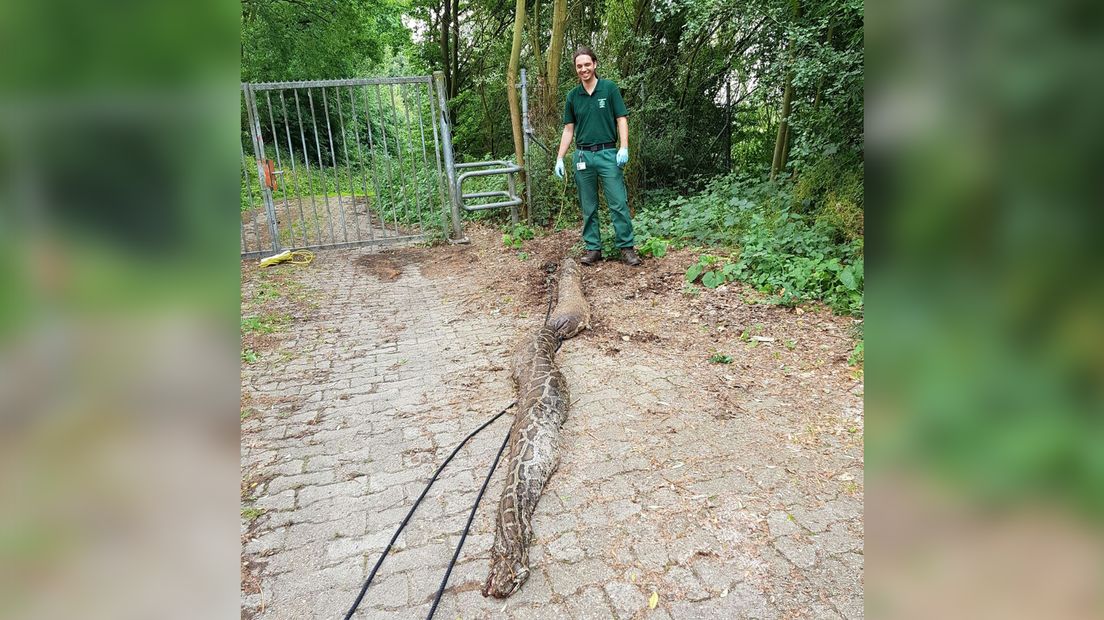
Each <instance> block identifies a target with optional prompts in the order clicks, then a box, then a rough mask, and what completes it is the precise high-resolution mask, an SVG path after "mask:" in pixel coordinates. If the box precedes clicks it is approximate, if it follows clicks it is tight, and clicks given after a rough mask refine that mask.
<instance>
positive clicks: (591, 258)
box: [579, 250, 602, 265]
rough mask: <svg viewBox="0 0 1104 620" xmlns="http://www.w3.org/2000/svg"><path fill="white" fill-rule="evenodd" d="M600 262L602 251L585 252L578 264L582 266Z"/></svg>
mask: <svg viewBox="0 0 1104 620" xmlns="http://www.w3.org/2000/svg"><path fill="white" fill-rule="evenodd" d="M600 260H602V250H587V253H586V254H584V255H583V257H582V258H580V259H579V262H580V263H582V264H584V265H593V264H594V263H597V262H598V261H600Z"/></svg>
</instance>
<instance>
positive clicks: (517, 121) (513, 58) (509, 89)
mask: <svg viewBox="0 0 1104 620" xmlns="http://www.w3.org/2000/svg"><path fill="white" fill-rule="evenodd" d="M524 26H525V0H517V9H516V13H515V14H514V43H513V45H512V46H511V48H510V65H509V68H508V69H507V70H506V98H507V99H508V100H509V101H510V126H511V129H513V134H514V153H515V154H516V155H517V165H519V166H521V167H522V170H521V172H520V173H519V174H518V176H519V178H520V180H521V184H520V189H519V190H518V192H519V193H524V188H525V145H524V142H523V141H522V136H521V107H520V102H519V97H518V91H517V77H518V65H520V64H521V37H522V30H523V29H524ZM521 204H522V218H523V219H526V220H528V219H529V197H528V196H525V199H524V200H523V201H522V203H521Z"/></svg>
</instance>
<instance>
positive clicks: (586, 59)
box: [575, 54, 597, 82]
mask: <svg viewBox="0 0 1104 620" xmlns="http://www.w3.org/2000/svg"><path fill="white" fill-rule="evenodd" d="M596 66H597V65H595V63H594V59H593V58H591V57H590V56H589V55H588V54H579V55H578V56H576V57H575V74H576V75H578V76H579V81H581V82H589V81H590V78H591V77H592V76H593V75H594V67H596Z"/></svg>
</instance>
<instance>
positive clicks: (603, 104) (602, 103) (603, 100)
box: [598, 97, 606, 108]
mask: <svg viewBox="0 0 1104 620" xmlns="http://www.w3.org/2000/svg"><path fill="white" fill-rule="evenodd" d="M598 107H599V108H604V107H606V98H605V97H602V98H601V99H599V100H598Z"/></svg>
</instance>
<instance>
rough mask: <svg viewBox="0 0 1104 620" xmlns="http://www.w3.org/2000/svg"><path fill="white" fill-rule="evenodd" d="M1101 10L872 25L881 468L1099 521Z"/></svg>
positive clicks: (875, 396)
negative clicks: (915, 471)
mask: <svg viewBox="0 0 1104 620" xmlns="http://www.w3.org/2000/svg"><path fill="white" fill-rule="evenodd" d="M1100 15H1101V9H1100V8H1098V7H1094V6H1090V3H1077V2H1059V3H1051V4H1047V5H1046V6H1045V7H1041V6H1040V7H1036V6H1034V5H1031V4H1027V3H996V2H990V3H970V4H961V3H951V2H935V3H930V2H924V3H920V2H898V3H894V4H892V5H890V6H886V7H884V8H883V9H882V10H880V11H879V12H878V13H877V14H876V15H871V17H870V23H869V29H868V34H867V37H868V38H867V46H868V58H869V66H868V73H869V74H868V78H869V80H868V86H867V104H868V115H867V130H868V131H867V133H868V143H869V148H870V154H871V157H870V160H871V161H870V166H869V170H870V172H871V174H870V176H869V177H868V184H867V191H868V194H869V197H868V202H869V204H872V205H875V206H874V208H873V209H872V210H871V213H870V214H869V215H870V222H871V223H872V224H873V226H872V227H871V230H872V231H875V232H874V233H873V234H871V235H870V241H869V242H868V252H870V254H871V256H870V258H869V259H868V264H869V267H868V269H869V275H868V281H869V282H870V283H871V286H870V288H869V289H868V294H869V301H868V304H869V307H870V308H871V312H870V313H869V319H870V320H869V324H868V326H867V333H868V334H869V336H868V339H869V341H870V347H869V354H868V359H869V364H868V367H867V372H868V376H869V385H870V389H869V391H868V395H869V400H868V405H869V413H870V420H869V422H870V424H869V427H868V431H869V434H868V436H867V437H868V441H869V443H868V447H869V458H870V461H869V462H870V464H871V471H872V473H877V470H880V469H884V468H887V467H889V466H905V467H911V468H921V469H923V470H925V471H930V472H931V473H933V474H935V475H936V476H938V477H939V478H940V479H942V480H945V481H947V482H950V483H952V485H953V486H954V487H956V488H958V489H959V490H960V492H961V493H963V494H966V495H967V496H968V497H969V498H970V499H971V501H979V502H991V503H993V505H996V506H1013V505H1021V504H1023V503H1024V502H1035V501H1041V502H1047V503H1053V505H1057V506H1060V507H1062V508H1064V509H1068V510H1070V511H1074V512H1076V513H1078V514H1080V515H1081V516H1082V517H1085V518H1088V519H1091V520H1093V521H1096V520H1098V519H1099V518H1100V517H1104V321H1102V317H1104V314H1102V311H1104V276H1102V275H1101V272H1100V270H1099V267H1100V262H1101V248H1102V246H1101V241H1102V235H1104V210H1102V208H1101V204H1102V198H1104V196H1102V189H1104V186H1102V183H1101V170H1102V164H1104V161H1102V159H1104V158H1102V144H1101V142H1102V139H1104V118H1102V116H1101V114H1100V110H1101V109H1104V92H1102V91H1104V85H1101V84H1100V83H1099V81H1096V83H1095V84H1094V83H1092V82H1093V81H1094V80H1091V79H1087V78H1088V76H1090V75H1094V74H1098V73H1099V69H1098V67H1099V66H1100V64H1099V63H1100V61H1101V60H1104V38H1102V37H1101V36H1100V34H1099V32H1094V31H1093V29H1092V28H1090V27H1089V24H1092V23H1094V22H1095V23H1096V24H1097V25H1099V21H1100Z"/></svg>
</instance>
